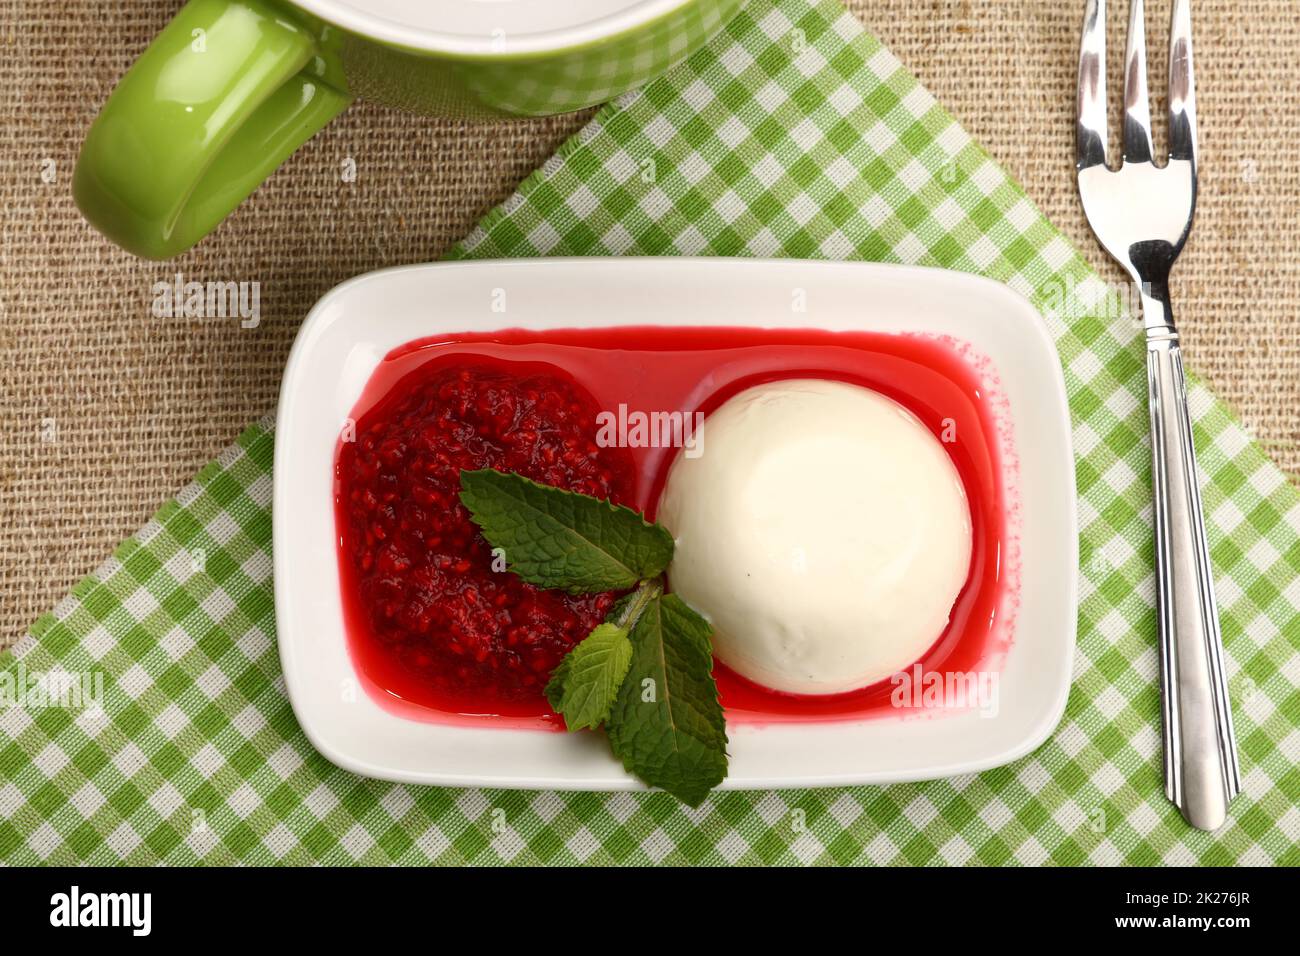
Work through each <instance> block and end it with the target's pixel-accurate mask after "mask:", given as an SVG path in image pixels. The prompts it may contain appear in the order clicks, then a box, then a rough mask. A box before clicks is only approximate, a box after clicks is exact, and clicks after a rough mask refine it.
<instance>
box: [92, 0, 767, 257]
mask: <svg viewBox="0 0 1300 956" xmlns="http://www.w3.org/2000/svg"><path fill="white" fill-rule="evenodd" d="M741 2H742V0H190V2H189V3H187V4H186V5H185V7H183V8H182V9H181V11H180V12H179V13H178V14H177V15H176V17H175V19H173V20H172V21H171V23H169V24H168V25H167V27H166V28H165V29H164V30H163V31H162V33H160V34H159V35H158V37H157V39H155V40H154V42H153V44H152V45H151V46H150V47H149V48H148V49H147V50H145V52H144V53H143V54H142V55H141V57H140V59H139V60H137V61H136V63H135V65H134V66H132V67H131V69H130V70H129V71H128V72H127V74H126V75H125V76H124V77H123V78H122V80H121V82H120V83H119V84H118V86H117V88H116V89H115V90H114V91H113V94H112V96H110V97H109V100H108V103H107V104H106V105H105V106H104V109H103V110H102V112H101V113H100V114H99V117H98V118H97V119H96V120H95V122H94V124H93V125H92V126H91V128H90V132H89V133H88V134H87V136H86V142H85V145H84V146H83V147H82V150H81V156H80V158H79V159H78V161H77V169H76V173H75V175H74V177H73V186H72V188H73V195H74V197H75V198H76V202H77V205H78V206H79V207H80V209H81V211H82V213H84V214H85V216H86V218H87V219H88V220H89V221H90V222H91V224H93V225H94V226H95V227H96V228H97V229H99V230H100V231H101V232H103V233H104V234H105V235H106V236H108V237H109V238H110V239H112V240H113V241H114V242H116V243H118V244H119V245H121V246H122V247H123V248H125V249H127V250H129V251H131V252H133V253H135V254H137V255H140V256H145V257H147V258H150V259H167V258H170V257H172V256H174V255H177V254H178V253H180V252H183V251H185V250H186V249H188V248H190V246H192V245H194V244H195V243H196V242H198V241H199V240H200V239H202V238H203V237H204V236H205V235H207V234H208V233H209V232H211V231H212V230H213V229H214V228H216V226H217V225H218V224H219V223H220V222H221V221H222V220H223V219H225V217H226V216H227V215H228V214H229V213H230V212H231V210H233V209H234V208H235V207H236V206H238V205H239V204H240V203H241V202H243V200H244V199H245V198H246V197H247V196H248V195H249V194H250V193H251V192H252V191H253V190H254V189H256V188H257V186H258V185H259V184H260V183H261V182H262V180H264V179H265V178H266V177H267V176H269V175H270V174H271V173H272V172H273V171H274V170H275V169H276V167H277V166H279V165H280V164H281V163H282V162H284V160H285V159H287V158H288V157H289V155H290V154H291V153H292V152H293V151H294V150H295V149H297V148H298V147H299V146H301V145H302V144H303V143H304V142H306V141H307V140H308V139H310V138H311V136H312V135H313V134H314V133H315V132H316V131H317V130H319V129H320V128H321V127H323V126H324V125H325V124H326V123H328V122H329V121H330V120H331V119H333V118H334V117H335V116H337V115H338V114H339V113H340V112H341V111H342V110H343V109H344V108H345V107H346V106H347V105H348V104H349V103H350V102H351V101H352V99H353V98H354V97H357V96H361V97H365V98H366V99H371V100H375V101H378V102H382V103H386V104H389V105H391V106H397V107H403V108H407V109H412V110H415V111H418V112H422V113H430V114H435V115H456V116H483V117H493V116H497V117H501V116H542V115H547V114H553V113H563V112H568V111H570V110H576V109H581V108H583V107H586V106H591V105H594V104H596V103H602V102H604V101H606V100H608V99H611V98H613V97H615V96H617V95H618V94H620V93H623V92H626V91H627V90H630V89H633V88H635V87H637V86H640V85H642V84H644V83H645V82H647V81H648V80H650V79H651V78H653V77H654V76H655V75H657V74H658V73H660V72H662V71H663V70H665V69H667V68H668V67H670V66H672V65H673V64H674V63H676V62H677V61H679V60H681V59H683V58H684V57H686V56H687V55H689V54H690V53H691V52H693V51H694V50H695V49H697V48H698V47H700V46H701V45H703V44H704V43H705V41H707V40H708V39H709V37H710V36H711V35H712V34H713V33H714V32H716V31H717V29H718V28H719V27H721V26H722V24H723V23H724V22H725V21H726V20H727V18H728V17H729V16H730V15H731V14H732V13H733V12H734V11H735V9H736V8H737V7H738V6H739V5H740V3H741Z"/></svg>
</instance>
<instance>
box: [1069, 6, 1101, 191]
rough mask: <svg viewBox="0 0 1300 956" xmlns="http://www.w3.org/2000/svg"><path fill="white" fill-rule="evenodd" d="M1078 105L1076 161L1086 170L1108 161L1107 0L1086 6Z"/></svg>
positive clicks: (1075, 139) (1075, 132)
mask: <svg viewBox="0 0 1300 956" xmlns="http://www.w3.org/2000/svg"><path fill="white" fill-rule="evenodd" d="M1077 105H1078V112H1077V113H1076V117H1077V119H1076V122H1075V128H1074V141H1075V142H1074V146H1075V165H1076V166H1077V168H1078V169H1079V170H1080V171H1083V170H1085V169H1088V168H1089V167H1091V166H1098V165H1105V163H1106V137H1107V131H1106V129H1107V127H1106V0H1088V2H1087V5H1086V6H1085V7H1084V11H1083V42H1082V44H1081V45H1080V48H1079V99H1078V104H1077Z"/></svg>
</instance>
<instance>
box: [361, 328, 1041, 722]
mask: <svg viewBox="0 0 1300 956" xmlns="http://www.w3.org/2000/svg"><path fill="white" fill-rule="evenodd" d="M978 365H979V362H978V360H977V359H975V358H973V357H970V356H968V355H966V354H965V353H964V352H963V351H962V349H961V347H960V346H959V345H958V344H957V343H954V342H952V341H949V340H943V339H938V338H933V337H927V336H913V335H888V334H881V333H867V332H829V331H822V330H810V329H744V328H667V327H624V328H608V329H559V330H548V331H541V332H539V331H530V330H523V329H516V330H506V331H500V332H491V333H464V334H456V335H448V336H439V337H437V338H431V339H426V340H420V341H417V342H411V343H408V344H407V345H404V346H402V347H400V348H397V349H395V350H394V351H393V352H391V353H389V354H388V355H387V356H386V357H385V358H384V359H383V361H381V362H380V364H379V366H378V368H377V369H376V371H375V372H374V374H373V375H372V377H371V379H370V381H369V382H368V383H367V385H366V388H365V390H364V392H363V394H362V397H361V399H360V400H359V402H358V404H357V407H356V409H355V410H354V412H353V416H352V417H353V420H354V421H355V422H356V428H355V436H351V435H347V434H345V435H344V438H343V440H341V441H340V443H339V446H338V451H337V455H336V462H335V466H336V467H335V476H336V484H335V488H336V517H337V523H338V534H339V568H340V578H341V584H342V591H343V598H344V613H345V618H346V624H347V631H348V640H349V649H350V652H351V655H352V658H353V661H354V664H355V665H356V667H357V670H358V672H359V673H360V675H361V677H362V680H363V683H364V684H365V686H366V688H367V690H368V692H369V693H370V694H371V695H372V696H373V697H375V698H376V699H378V700H379V701H380V702H381V703H383V704H384V705H385V706H387V707H389V708H390V709H394V710H396V711H397V712H399V713H402V714H403V715H405V716H410V717H414V718H417V719H426V720H440V721H451V722H466V721H472V722H474V723H479V722H482V721H484V720H485V719H487V720H489V721H490V722H491V723H493V724H495V725H501V726H514V727H518V726H533V727H549V728H553V729H558V728H559V727H560V726H561V722H560V720H559V718H558V717H556V716H555V715H554V714H553V713H552V712H551V710H550V707H549V706H548V705H547V703H546V700H545V698H544V696H543V693H542V689H543V688H544V686H545V684H546V680H547V678H548V677H549V674H550V671H551V670H552V669H553V668H554V666H555V665H556V664H557V663H558V662H559V660H560V659H561V658H562V657H563V656H564V654H565V653H567V652H568V650H569V648H570V647H571V646H572V645H573V644H574V643H575V642H576V641H578V640H580V639H581V638H582V637H583V636H585V635H586V633H587V632H588V631H589V630H590V629H591V628H592V627H593V626H595V624H596V623H598V622H599V621H600V620H601V619H602V618H603V616H604V614H605V612H606V611H607V610H608V609H609V607H610V606H611V604H612V603H613V601H614V600H615V597H616V595H613V594H602V595H594V596H580V597H573V596H569V595H565V594H562V593H560V592H556V591H544V590H539V589H536V588H533V587H532V586H530V585H528V584H525V583H523V582H522V581H520V580H519V579H518V578H516V577H515V576H514V575H511V574H509V573H503V572H501V571H500V562H499V561H497V562H496V563H495V565H494V557H495V556H494V555H493V554H492V552H491V549H490V546H489V545H488V544H487V542H486V541H485V540H484V539H483V538H482V536H481V535H480V534H478V532H477V529H476V528H475V526H474V525H473V523H472V522H471V521H470V518H469V514H468V512H467V511H466V510H465V509H464V507H463V506H462V505H461V504H460V502H459V499H458V497H457V491H458V490H459V472H460V469H461V468H484V467H489V468H498V469H500V470H504V471H517V472H520V473H521V474H524V475H527V476H528V477H530V478H533V479H535V480H537V481H541V482H543V483H546V484H551V485H556V486H558V487H562V488H568V489H570V490H573V491H580V492H583V493H586V494H593V495H596V496H598V497H602V498H608V499H611V500H613V501H616V502H618V503H620V504H626V505H628V506H630V507H633V508H637V509H639V510H643V511H645V512H646V513H647V514H648V515H649V516H650V517H653V516H654V511H655V505H656V503H657V501H658V498H659V494H660V491H661V490H662V488H663V484H664V481H665V480H666V478H667V473H668V470H669V467H670V466H671V464H672V462H673V460H674V458H675V456H676V455H677V454H678V450H677V449H675V448H656V447H635V448H618V447H601V446H600V445H599V444H598V443H597V441H596V437H597V433H598V423H597V418H596V416H597V414H598V413H600V412H602V411H604V412H611V413H616V412H617V410H618V409H619V407H620V405H623V406H626V408H627V410H628V412H629V413H630V412H635V411H642V412H646V413H649V412H656V411H660V412H661V411H669V412H671V411H681V412H694V411H696V410H699V411H702V412H703V413H704V414H705V416H706V434H707V416H708V414H709V412H711V411H712V410H713V409H714V408H717V407H718V406H719V405H720V404H722V403H723V402H725V401H726V400H727V399H728V398H730V397H731V396H732V395H735V394H736V393H738V392H740V391H743V390H745V389H746V388H749V387H751V386H754V385H758V384H761V383H763V382H769V381H775V380H779V379H785V378H826V379H835V380H839V381H847V382H853V383H856V384H859V385H863V386H865V387H867V388H871V389H874V390H875V391H878V392H880V393H882V394H884V395H887V396H889V397H890V398H892V399H894V400H895V401H897V402H899V403H900V404H902V405H903V406H905V407H906V408H908V409H909V410H911V411H912V412H913V413H914V414H915V415H916V416H917V417H918V418H919V419H920V420H921V422H922V423H923V424H924V425H925V426H926V427H927V428H929V429H931V431H932V432H933V433H934V434H935V435H936V436H939V437H940V438H941V439H942V440H943V441H944V448H945V449H946V450H947V451H948V453H949V454H950V456H951V457H952V460H953V463H954V464H955V466H956V468H957V471H958V474H959V475H960V476H961V479H962V482H963V484H964V486H965V490H966V496H967V499H968V501H969V504H970V508H971V519H972V531H973V536H972V541H973V548H972V558H971V568H970V573H969V576H968V578H967V581H966V585H965V586H964V588H963V589H962V591H961V593H960V595H959V596H958V598H957V601H956V604H955V605H954V607H953V609H952V614H951V617H950V620H949V625H948V627H947V629H946V630H945V631H944V633H943V634H942V635H941V636H940V638H939V640H938V641H936V643H935V644H934V646H933V647H931V648H930V650H929V651H927V652H926V654H925V655H924V656H923V657H922V658H921V660H920V661H919V662H918V663H919V664H920V665H921V667H922V669H923V670H924V671H926V672H952V671H963V672H964V671H976V670H989V669H991V668H996V667H997V666H998V662H999V660H1000V657H1001V654H1002V653H1003V652H1004V651H1005V649H1006V647H1007V645H1008V644H1009V642H1010V639H1011V628H1010V616H1011V613H1012V612H1013V611H1014V608H1015V604H1016V595H1015V588H1014V576H1015V570H1016V569H1015V557H1014V552H1015V547H1014V545H1015V541H1014V535H1013V533H1012V531H1011V529H1009V527H1008V518H1009V515H1010V513H1011V511H1012V510H1013V509H1012V507H1010V506H1009V505H1008V503H1007V502H1006V500H1005V490H1004V482H1003V476H1002V470H1003V467H1004V465H1005V463H1004V458H1006V456H1007V452H1008V449H1007V447H1006V436H1004V435H1003V436H1002V437H1001V440H1000V437H999V436H1000V434H1001V433H1000V432H999V422H998V417H997V414H996V408H995V407H994V406H995V399H994V398H992V397H991V396H990V395H989V394H988V388H987V384H986V382H985V380H984V377H985V376H984V372H985V371H986V370H982V369H980V368H979V367H978ZM705 448H706V449H707V437H706V445H705ZM669 584H670V587H671V581H670V582H669ZM714 673H715V677H716V678H717V681H718V687H719V692H720V694H721V697H722V703H723V706H724V708H725V709H726V712H727V719H728V721H729V722H732V723H737V722H743V723H760V724H761V723H776V722H789V721H824V720H842V719H861V718H864V717H870V716H877V715H880V714H884V713H889V714H895V715H897V714H898V712H899V711H898V709H897V708H896V707H895V706H894V704H893V703H892V702H891V695H892V694H893V692H894V686H893V685H892V684H891V683H890V682H888V681H882V682H880V683H878V684H874V685H872V686H870V687H866V688H863V689H861V690H857V691H853V692H850V693H847V694H837V695H833V696H821V697H815V696H800V695H792V694H783V693H779V692H776V691H772V690H769V689H767V688H763V687H759V686H757V685H755V684H753V683H751V682H749V681H747V680H745V679H744V678H742V677H740V676H739V675H737V674H735V673H734V672H732V671H730V670H729V669H728V668H727V667H725V666H724V665H722V664H721V663H717V664H716V667H715V671H714Z"/></svg>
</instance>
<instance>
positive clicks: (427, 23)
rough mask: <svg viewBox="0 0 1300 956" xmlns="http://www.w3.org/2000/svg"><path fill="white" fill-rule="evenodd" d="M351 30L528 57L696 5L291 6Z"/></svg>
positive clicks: (545, 0) (587, 0) (532, 1)
mask: <svg viewBox="0 0 1300 956" xmlns="http://www.w3.org/2000/svg"><path fill="white" fill-rule="evenodd" d="M291 2H293V3H295V4H296V5H297V6H299V7H301V8H303V9H304V10H307V11H308V12H311V13H314V14H316V15H318V16H320V17H322V18H323V19H325V20H327V21H330V22H332V23H335V24H338V25H339V26H342V27H344V28H346V29H349V30H352V31H354V32H357V33H361V34H363V35H366V36H370V37H373V38H375V39H379V40H387V41H389V42H394V43H401V44H404V45H408V46H413V47H416V48H428V49H434V50H444V51H447V52H458V53H490V52H496V53H502V52H528V51H530V50H538V49H550V48H554V47H556V46H567V45H574V44H581V43H589V42H592V41H595V40H599V39H601V38H602V37H607V36H612V35H614V34H617V33H620V32H622V31H623V30H627V29H631V28H634V27H636V26H638V25H640V24H642V23H645V22H647V21H649V20H652V19H654V18H655V17H658V16H661V15H662V14H664V13H666V12H668V11H670V10H673V9H675V8H677V7H680V6H683V5H684V4H685V3H687V2H691V0H291Z"/></svg>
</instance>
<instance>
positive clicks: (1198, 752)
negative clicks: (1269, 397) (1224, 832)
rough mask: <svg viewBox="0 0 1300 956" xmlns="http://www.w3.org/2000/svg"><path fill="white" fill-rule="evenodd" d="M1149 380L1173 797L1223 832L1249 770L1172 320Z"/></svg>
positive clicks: (1187, 813) (1157, 331) (1201, 824)
mask: <svg viewBox="0 0 1300 956" xmlns="http://www.w3.org/2000/svg"><path fill="white" fill-rule="evenodd" d="M1146 304H1147V305H1148V306H1149V307H1150V306H1155V307H1162V308H1163V310H1164V312H1165V315H1166V317H1168V302H1167V301H1165V302H1159V303H1157V302H1149V303H1146ZM1148 315H1151V311H1150V309H1149V310H1148ZM1147 377H1148V380H1149V383H1150V396H1149V397H1150V408H1151V448H1152V484H1153V486H1154V491H1155V532H1156V542H1155V543H1156V612H1157V616H1158V617H1157V619H1158V622H1159V635H1160V678H1161V686H1162V689H1163V698H1164V745H1165V793H1166V794H1167V795H1168V797H1169V799H1170V800H1171V801H1172V802H1173V803H1174V804H1175V805H1177V807H1178V808H1179V810H1181V811H1182V814H1183V816H1184V817H1185V818H1186V819H1187V822H1188V823H1190V824H1191V825H1192V826H1194V827H1198V828H1200V829H1202V830H1217V829H1218V828H1219V827H1220V826H1222V824H1223V822H1224V820H1225V819H1226V817H1227V813H1228V802H1229V801H1230V800H1231V799H1232V798H1233V797H1234V796H1236V794H1237V793H1238V791H1240V789H1241V774H1240V770H1239V768H1238V765H1237V747H1236V741H1235V738H1234V733H1233V729H1232V707H1231V704H1230V702H1229V700H1228V688H1227V682H1226V679H1225V677H1224V668H1223V644H1222V639H1221V636H1220V633H1219V613H1218V607H1217V605H1216V602H1215V599H1214V577H1213V573H1212V569H1211V566H1210V553H1209V548H1208V546H1207V545H1206V540H1205V522H1204V518H1203V516H1202V512H1201V492H1200V487H1199V485H1198V480H1197V470H1196V451H1195V447H1194V445H1193V442H1192V422H1191V417H1190V416H1189V415H1188V412H1187V383H1186V379H1185V377H1184V374H1183V358H1182V351H1181V350H1180V348H1179V345H1178V333H1177V332H1176V331H1174V329H1173V323H1172V321H1168V322H1167V324H1165V325H1163V326H1161V325H1155V324H1154V323H1151V324H1149V325H1148V332H1147Z"/></svg>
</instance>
